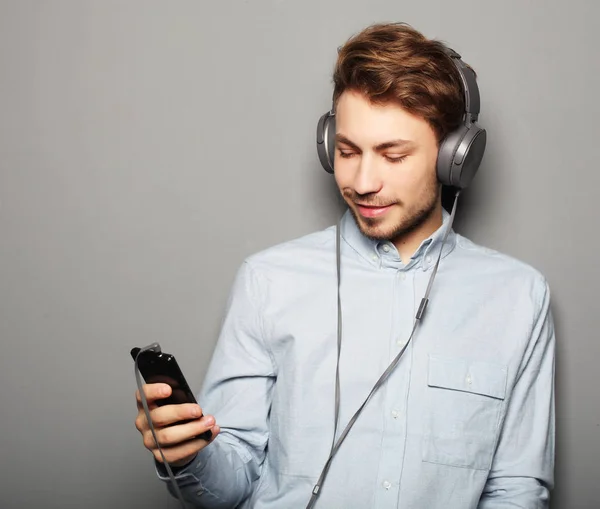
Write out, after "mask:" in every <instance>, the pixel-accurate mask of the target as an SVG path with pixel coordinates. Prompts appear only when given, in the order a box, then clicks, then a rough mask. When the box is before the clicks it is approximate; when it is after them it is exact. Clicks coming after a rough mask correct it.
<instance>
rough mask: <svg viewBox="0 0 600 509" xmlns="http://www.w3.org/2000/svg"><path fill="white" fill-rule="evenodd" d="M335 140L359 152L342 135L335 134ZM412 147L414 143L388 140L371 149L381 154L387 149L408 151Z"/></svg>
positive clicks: (354, 145)
mask: <svg viewBox="0 0 600 509" xmlns="http://www.w3.org/2000/svg"><path fill="white" fill-rule="evenodd" d="M335 139H336V141H337V142H338V143H343V144H344V145H348V146H349V147H351V148H353V149H354V150H357V151H360V147H359V146H358V145H357V144H356V143H354V142H353V141H352V140H350V139H349V138H347V137H346V136H344V135H343V134H337V135H336V136H335ZM413 146H414V142H412V141H409V140H402V139H397V140H390V141H385V142H383V143H380V144H379V145H377V146H375V147H373V149H374V150H375V151H376V152H381V151H383V150H387V149H388V148H402V149H409V148H412V147H413Z"/></svg>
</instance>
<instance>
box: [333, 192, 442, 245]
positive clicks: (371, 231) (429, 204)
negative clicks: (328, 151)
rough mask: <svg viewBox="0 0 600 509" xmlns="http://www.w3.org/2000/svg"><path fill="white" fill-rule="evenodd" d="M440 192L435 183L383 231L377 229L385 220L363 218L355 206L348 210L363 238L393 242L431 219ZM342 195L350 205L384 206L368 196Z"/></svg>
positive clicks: (399, 203) (345, 193)
mask: <svg viewBox="0 0 600 509" xmlns="http://www.w3.org/2000/svg"><path fill="white" fill-rule="evenodd" d="M440 192H441V189H440V186H438V185H437V182H436V183H435V184H433V185H432V186H429V187H428V188H427V189H426V190H425V192H424V193H423V195H424V196H423V199H422V200H421V202H420V203H417V204H416V205H413V206H412V207H411V208H410V209H408V210H406V211H405V212H404V216H403V217H402V218H400V220H399V221H398V222H397V223H395V224H392V225H391V226H386V227H385V230H384V229H382V228H380V227H379V225H383V224H385V222H386V220H385V219H380V218H377V217H374V218H371V217H363V216H361V215H359V214H358V212H357V211H356V210H355V208H354V207H355V206H351V207H349V209H350V212H351V214H352V216H353V217H354V220H355V221H356V224H357V225H358V228H359V229H360V231H361V233H362V234H363V235H364V236H365V237H367V238H369V239H371V240H375V241H379V240H390V241H393V240H395V239H398V238H401V237H404V236H406V235H407V234H409V233H412V232H413V231H415V230H417V229H418V228H419V227H421V226H422V225H423V224H424V223H425V222H427V221H428V220H429V219H430V218H431V216H432V215H433V213H434V212H435V209H436V207H437V204H438V201H439V197H440ZM343 195H344V198H345V199H346V201H350V202H352V203H356V202H357V201H358V202H360V203H362V204H364V205H372V206H378V205H380V206H384V205H385V204H384V203H378V202H377V201H376V200H369V199H368V196H366V195H363V196H360V195H357V194H356V193H354V192H353V191H344V193H343ZM397 206H400V207H403V204H402V203H401V202H398V203H396V204H394V205H392V207H393V208H394V207H397ZM390 212H393V211H390ZM386 215H387V214H386Z"/></svg>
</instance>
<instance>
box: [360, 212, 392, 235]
mask: <svg viewBox="0 0 600 509" xmlns="http://www.w3.org/2000/svg"><path fill="white" fill-rule="evenodd" d="M350 210H351V211H352V215H353V216H354V220H355V221H356V224H357V226H358V229H359V230H360V232H361V233H362V234H363V235H364V236H365V237H368V238H370V239H372V240H389V236H390V232H392V231H393V230H394V228H393V221H392V220H391V219H390V218H389V217H386V216H387V214H386V215H385V216H379V217H364V216H362V215H361V214H360V213H359V212H358V211H357V210H355V209H354V208H351V209H350Z"/></svg>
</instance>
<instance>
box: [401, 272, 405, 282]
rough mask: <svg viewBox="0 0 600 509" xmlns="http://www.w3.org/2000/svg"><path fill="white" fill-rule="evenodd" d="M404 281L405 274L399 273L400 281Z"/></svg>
mask: <svg viewBox="0 0 600 509" xmlns="http://www.w3.org/2000/svg"><path fill="white" fill-rule="evenodd" d="M405 279H406V274H405V273H404V272H400V280H401V281H404V280H405Z"/></svg>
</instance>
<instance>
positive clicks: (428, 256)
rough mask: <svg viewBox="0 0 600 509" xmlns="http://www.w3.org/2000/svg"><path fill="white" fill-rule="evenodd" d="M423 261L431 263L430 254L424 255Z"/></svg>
mask: <svg viewBox="0 0 600 509" xmlns="http://www.w3.org/2000/svg"><path fill="white" fill-rule="evenodd" d="M425 261H426V262H427V263H431V255H427V256H426V257H425Z"/></svg>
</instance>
